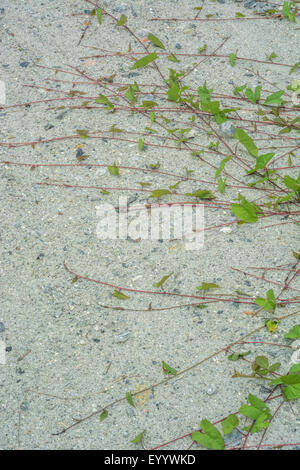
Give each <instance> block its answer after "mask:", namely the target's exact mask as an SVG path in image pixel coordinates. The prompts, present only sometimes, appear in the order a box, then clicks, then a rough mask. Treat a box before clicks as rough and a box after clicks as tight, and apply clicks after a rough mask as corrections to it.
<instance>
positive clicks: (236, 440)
mask: <svg viewBox="0 0 300 470" xmlns="http://www.w3.org/2000/svg"><path fill="white" fill-rule="evenodd" d="M224 442H225V444H226V445H227V446H228V445H229V446H230V447H239V446H240V445H241V443H242V434H241V433H240V432H239V430H238V429H234V430H233V431H231V432H230V433H229V434H227V435H226V436H224Z"/></svg>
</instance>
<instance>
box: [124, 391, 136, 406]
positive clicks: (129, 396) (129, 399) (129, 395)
mask: <svg viewBox="0 0 300 470" xmlns="http://www.w3.org/2000/svg"><path fill="white" fill-rule="evenodd" d="M126 400H127V402H128V403H129V405H130V406H133V407H134V408H135V404H134V401H133V398H132V395H131V393H130V392H126Z"/></svg>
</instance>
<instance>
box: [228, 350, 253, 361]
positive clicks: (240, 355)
mask: <svg viewBox="0 0 300 470" xmlns="http://www.w3.org/2000/svg"><path fill="white" fill-rule="evenodd" d="M248 354H251V351H247V352H244V353H237V352H235V353H232V354H230V355H229V356H228V357H227V359H228V360H229V361H238V360H239V359H242V358H243V357H244V356H248Z"/></svg>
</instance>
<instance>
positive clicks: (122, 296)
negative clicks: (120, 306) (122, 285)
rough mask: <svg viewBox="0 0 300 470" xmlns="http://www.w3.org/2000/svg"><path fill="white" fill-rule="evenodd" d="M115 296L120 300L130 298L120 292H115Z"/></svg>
mask: <svg viewBox="0 0 300 470" xmlns="http://www.w3.org/2000/svg"><path fill="white" fill-rule="evenodd" d="M113 296H114V297H116V298H117V299H120V300H127V299H129V298H130V297H128V295H125V294H123V292H120V291H119V290H115V291H114V293H113Z"/></svg>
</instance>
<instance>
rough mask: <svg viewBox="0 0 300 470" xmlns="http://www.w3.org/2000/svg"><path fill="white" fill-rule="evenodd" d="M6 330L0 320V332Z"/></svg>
mask: <svg viewBox="0 0 300 470" xmlns="http://www.w3.org/2000/svg"><path fill="white" fill-rule="evenodd" d="M4 330H5V326H4V323H2V321H1V322H0V333H2V332H3V331H4Z"/></svg>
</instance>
